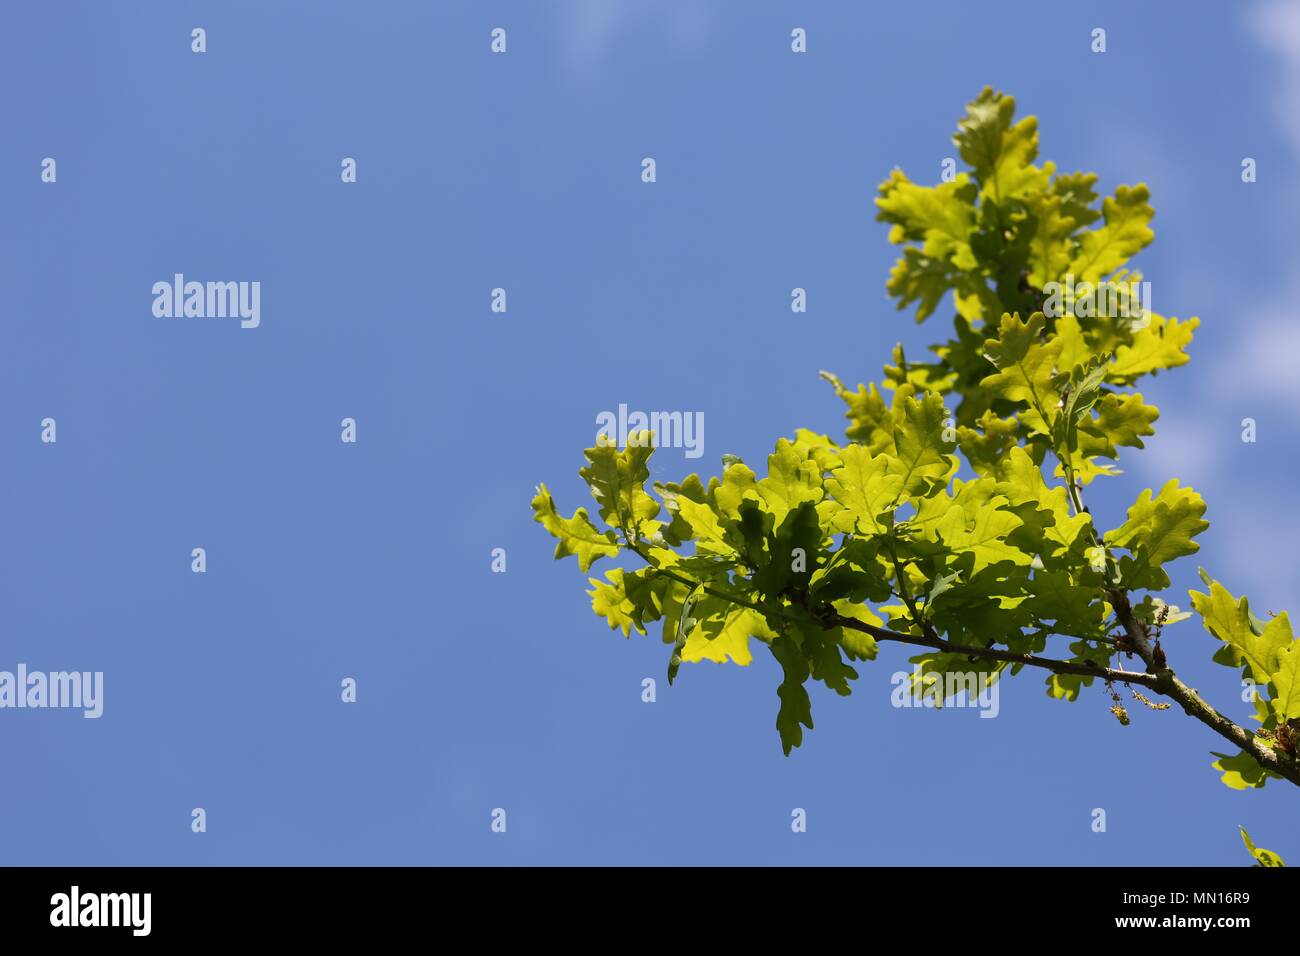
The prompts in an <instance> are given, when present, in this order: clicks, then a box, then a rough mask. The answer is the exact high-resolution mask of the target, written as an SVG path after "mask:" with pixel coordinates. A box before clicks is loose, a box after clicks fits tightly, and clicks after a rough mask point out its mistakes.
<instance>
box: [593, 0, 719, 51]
mask: <svg viewBox="0 0 1300 956" xmlns="http://www.w3.org/2000/svg"><path fill="white" fill-rule="evenodd" d="M572 9H573V16H572V19H571V21H570V26H569V33H568V36H569V45H568V48H569V62H570V64H571V65H573V66H576V67H590V66H593V65H595V64H596V63H598V62H600V61H601V60H602V59H604V58H605V56H606V55H607V54H609V53H610V51H611V50H612V49H613V47H614V46H615V45H616V44H618V43H621V42H644V40H645V38H646V37H647V35H649V36H654V37H655V38H656V39H666V40H667V42H668V43H669V44H671V45H672V46H673V47H675V48H676V49H679V50H690V49H695V48H698V47H699V46H701V45H702V44H703V43H704V42H705V40H706V39H707V37H708V36H709V34H710V32H711V31H712V29H713V25H714V20H715V18H716V16H717V11H716V7H715V5H714V4H711V3H705V2H702V0H576V2H575V3H574V4H573V8H572Z"/></svg>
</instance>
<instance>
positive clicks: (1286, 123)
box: [1246, 0, 1300, 155]
mask: <svg viewBox="0 0 1300 956" xmlns="http://www.w3.org/2000/svg"><path fill="white" fill-rule="evenodd" d="M1246 30H1247V32H1248V33H1249V34H1250V35H1251V36H1252V37H1253V38H1254V39H1255V41H1256V42H1257V43H1259V44H1260V46H1262V47H1264V49H1265V50H1267V51H1268V53H1269V54H1271V55H1272V56H1273V57H1275V58H1277V60H1278V62H1279V64H1280V66H1281V69H1282V82H1281V83H1280V84H1279V86H1278V88H1277V91H1276V94H1275V97H1274V102H1273V110H1274V114H1275V116H1276V118H1277V124H1278V128H1279V130H1280V131H1281V132H1282V133H1283V135H1285V136H1286V137H1287V138H1288V140H1289V141H1290V142H1291V145H1292V147H1293V148H1294V149H1295V151H1296V154H1297V155H1300V124H1297V123H1296V117H1297V116H1300V0H1270V2H1267V3H1259V4H1256V5H1254V6H1252V7H1250V8H1248V10H1247V13H1246Z"/></svg>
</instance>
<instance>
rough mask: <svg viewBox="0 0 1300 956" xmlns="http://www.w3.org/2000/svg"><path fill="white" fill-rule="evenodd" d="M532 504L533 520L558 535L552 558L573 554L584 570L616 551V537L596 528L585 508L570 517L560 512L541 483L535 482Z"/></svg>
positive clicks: (611, 555) (611, 532)
mask: <svg viewBox="0 0 1300 956" xmlns="http://www.w3.org/2000/svg"><path fill="white" fill-rule="evenodd" d="M532 508H533V520H534V521H536V522H538V523H539V524H540V525H541V526H542V527H543V528H545V529H546V530H547V531H548V532H549V533H550V534H551V535H552V536H554V537H555V538H558V539H559V543H558V544H556V546H555V557H556V558H563V557H566V556H568V555H570V554H574V555H577V556H578V567H579V568H581V569H582V570H583V571H586V570H587V569H589V568H590V567H591V565H592V563H593V562H594V561H596V560H597V559H598V558H602V557H613V556H614V555H616V554H618V539H617V538H616V537H615V536H614V532H613V531H600V530H599V529H597V528H596V526H595V525H594V524H592V523H591V519H590V518H588V517H587V509H586V508H579V509H578V510H577V511H575V512H574V513H573V517H572V518H565V517H563V516H561V515H560V514H559V513H558V512H557V511H556V510H555V501H554V499H552V498H551V494H550V492H549V491H547V490H546V486H545V485H538V486H537V495H536V496H535V497H534V498H533V501H532Z"/></svg>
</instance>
